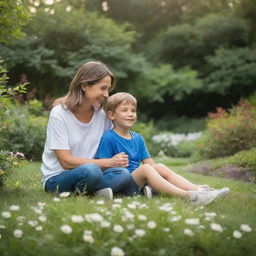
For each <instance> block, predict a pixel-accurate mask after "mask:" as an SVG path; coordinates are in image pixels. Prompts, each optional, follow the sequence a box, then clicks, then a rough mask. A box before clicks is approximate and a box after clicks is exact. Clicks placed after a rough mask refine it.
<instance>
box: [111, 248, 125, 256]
mask: <svg viewBox="0 0 256 256" xmlns="http://www.w3.org/2000/svg"><path fill="white" fill-rule="evenodd" d="M124 255H125V252H124V251H123V250H122V249H121V248H119V247H113V248H112V249H111V256H124Z"/></svg>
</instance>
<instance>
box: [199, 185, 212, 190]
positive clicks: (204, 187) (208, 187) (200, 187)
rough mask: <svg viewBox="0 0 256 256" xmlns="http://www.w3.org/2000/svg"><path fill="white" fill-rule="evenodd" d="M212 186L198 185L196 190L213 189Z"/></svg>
mask: <svg viewBox="0 0 256 256" xmlns="http://www.w3.org/2000/svg"><path fill="white" fill-rule="evenodd" d="M213 190H214V188H211V187H210V186H209V185H198V186H197V191H213Z"/></svg>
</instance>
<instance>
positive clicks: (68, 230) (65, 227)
mask: <svg viewBox="0 0 256 256" xmlns="http://www.w3.org/2000/svg"><path fill="white" fill-rule="evenodd" d="M60 230H61V231H62V232H63V233H64V234H71V233H72V228H71V227H70V226H69V225H63V226H61V227H60Z"/></svg>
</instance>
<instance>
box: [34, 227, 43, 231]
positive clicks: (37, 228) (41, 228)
mask: <svg viewBox="0 0 256 256" xmlns="http://www.w3.org/2000/svg"><path fill="white" fill-rule="evenodd" d="M35 229H36V230H37V231H42V230H43V227H42V226H37V227H36V228H35Z"/></svg>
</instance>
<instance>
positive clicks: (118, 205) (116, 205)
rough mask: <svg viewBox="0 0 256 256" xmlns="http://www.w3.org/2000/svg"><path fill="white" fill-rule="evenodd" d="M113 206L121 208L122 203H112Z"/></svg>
mask: <svg viewBox="0 0 256 256" xmlns="http://www.w3.org/2000/svg"><path fill="white" fill-rule="evenodd" d="M112 207H113V208H120V207H121V205H120V204H112Z"/></svg>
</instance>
